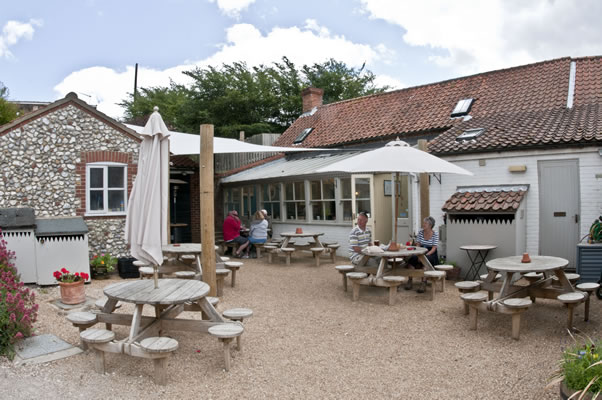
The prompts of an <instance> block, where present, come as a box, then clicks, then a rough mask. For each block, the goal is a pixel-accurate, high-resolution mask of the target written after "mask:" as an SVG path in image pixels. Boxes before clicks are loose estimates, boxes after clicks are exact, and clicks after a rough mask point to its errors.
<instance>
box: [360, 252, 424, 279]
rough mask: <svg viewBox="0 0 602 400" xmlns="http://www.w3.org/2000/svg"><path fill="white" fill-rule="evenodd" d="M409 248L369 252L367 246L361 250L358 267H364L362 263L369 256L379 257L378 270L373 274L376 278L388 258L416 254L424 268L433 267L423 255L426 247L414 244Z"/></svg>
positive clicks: (381, 274)
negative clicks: (361, 255)
mask: <svg viewBox="0 0 602 400" xmlns="http://www.w3.org/2000/svg"><path fill="white" fill-rule="evenodd" d="M410 248H412V250H410V249H408V248H407V247H404V248H400V249H399V250H396V251H391V250H384V251H382V252H370V251H369V250H368V248H365V249H363V250H362V254H363V255H364V257H362V259H361V260H360V262H359V263H358V267H360V268H361V267H364V265H365V264H366V263H367V262H368V260H369V259H370V257H381V259H380V263H379V264H378V270H377V271H376V275H375V277H376V278H377V279H380V278H382V277H383V274H384V271H385V267H386V265H387V259H388V258H408V257H411V256H417V257H418V258H419V259H420V261H421V262H422V264H423V265H424V266H425V269H430V270H432V269H433V266H432V265H431V263H430V262H429V261H428V259H427V258H426V257H425V256H424V255H425V254H426V253H427V251H428V249H426V248H424V247H416V246H410ZM364 268H370V267H364ZM358 270H360V269H359V268H358ZM415 271H421V270H415Z"/></svg>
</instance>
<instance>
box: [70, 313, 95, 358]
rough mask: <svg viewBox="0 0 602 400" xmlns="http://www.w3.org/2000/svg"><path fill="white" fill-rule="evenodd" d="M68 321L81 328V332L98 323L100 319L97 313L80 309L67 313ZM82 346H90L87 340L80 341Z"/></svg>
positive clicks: (85, 347) (84, 347)
mask: <svg viewBox="0 0 602 400" xmlns="http://www.w3.org/2000/svg"><path fill="white" fill-rule="evenodd" d="M67 321H69V322H71V323H72V324H73V326H75V327H77V328H78V329H79V332H80V334H81V332H84V331H86V330H87V329H88V328H90V327H91V326H94V325H96V323H97V322H98V319H97V317H96V314H93V313H91V312H87V311H78V312H72V313H69V314H67ZM80 345H81V348H82V349H84V350H86V349H87V348H88V346H87V345H86V343H85V342H80Z"/></svg>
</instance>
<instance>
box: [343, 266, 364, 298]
mask: <svg viewBox="0 0 602 400" xmlns="http://www.w3.org/2000/svg"><path fill="white" fill-rule="evenodd" d="M367 276H368V274H367V273H365V272H348V273H347V278H349V279H350V280H351V283H352V284H353V301H357V299H359V297H360V282H359V281H360V280H362V279H364V278H366V277H367Z"/></svg>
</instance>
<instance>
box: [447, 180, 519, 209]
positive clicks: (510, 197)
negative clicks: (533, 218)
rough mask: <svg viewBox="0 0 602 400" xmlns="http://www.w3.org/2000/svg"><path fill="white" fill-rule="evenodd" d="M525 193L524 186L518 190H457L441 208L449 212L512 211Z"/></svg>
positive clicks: (516, 207)
mask: <svg viewBox="0 0 602 400" xmlns="http://www.w3.org/2000/svg"><path fill="white" fill-rule="evenodd" d="M526 193H527V190H526V187H525V188H521V189H520V190H489V189H482V190H474V191H473V190H470V191H459V192H456V193H454V194H452V196H451V197H450V198H449V199H448V200H447V201H446V202H445V204H444V205H443V207H441V209H442V210H443V211H445V212H451V213H457V212H471V213H506V214H507V213H514V212H516V210H517V209H518V207H519V206H520V202H521V201H522V199H523V197H524V196H525V194H526Z"/></svg>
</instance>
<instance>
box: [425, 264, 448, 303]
mask: <svg viewBox="0 0 602 400" xmlns="http://www.w3.org/2000/svg"><path fill="white" fill-rule="evenodd" d="M424 277H425V278H426V280H427V281H431V282H432V285H431V301H432V300H434V299H435V286H436V285H435V284H436V283H437V281H440V282H441V291H442V292H445V271H424Z"/></svg>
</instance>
